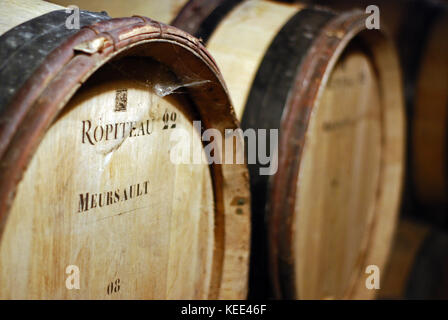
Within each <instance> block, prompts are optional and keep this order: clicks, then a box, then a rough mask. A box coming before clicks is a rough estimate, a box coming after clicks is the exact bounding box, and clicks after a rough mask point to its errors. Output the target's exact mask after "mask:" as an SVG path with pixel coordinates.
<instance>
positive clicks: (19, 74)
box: [0, 1, 250, 299]
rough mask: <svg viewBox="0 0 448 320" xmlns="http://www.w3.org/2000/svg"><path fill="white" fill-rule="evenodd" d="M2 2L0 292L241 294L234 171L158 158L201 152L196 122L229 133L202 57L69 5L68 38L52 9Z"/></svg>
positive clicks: (143, 29) (239, 183)
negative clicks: (193, 149)
mask: <svg viewBox="0 0 448 320" xmlns="http://www.w3.org/2000/svg"><path fill="white" fill-rule="evenodd" d="M4 4H5V6H3V4H2V6H3V7H2V8H3V9H4V11H3V13H2V16H1V18H0V20H1V24H0V25H2V26H6V25H8V23H11V24H10V28H9V30H8V31H6V32H5V33H4V34H2V35H1V36H0V57H1V59H0V60H1V62H0V63H1V64H0V78H1V79H2V80H1V81H2V86H1V87H0V297H1V298H3V299H216V298H226V299H242V298H245V297H246V293H247V278H248V259H249V258H248V255H249V239H250V193H249V192H250V191H249V183H248V172H247V167H246V165H245V164H219V163H212V164H209V163H208V162H206V161H203V162H188V161H186V162H176V161H175V158H172V156H171V154H173V153H175V152H180V154H184V153H183V152H185V150H186V151H188V150H189V148H190V146H191V144H193V146H194V144H195V143H196V145H198V146H199V149H198V150H199V152H198V153H199V157H200V156H201V154H202V155H203V156H204V157H206V156H207V154H206V151H205V146H204V145H205V144H203V141H204V140H203V139H202V138H201V134H202V132H201V127H200V126H199V127H195V126H194V123H193V121H200V125H202V130H206V129H208V128H213V129H214V130H217V131H218V132H220V133H221V132H222V133H224V130H227V129H237V128H238V122H237V120H236V119H235V117H234V112H233V109H232V106H231V102H230V99H229V97H228V93H227V89H226V86H225V84H224V82H223V79H222V76H221V74H220V72H219V70H218V68H217V67H216V65H215V62H214V61H213V59H212V58H211V57H210V55H209V53H208V52H207V51H206V50H205V48H204V47H203V46H202V45H201V44H200V42H199V41H198V40H197V39H196V38H194V37H192V36H190V35H188V34H187V33H185V32H183V31H181V30H178V29H176V28H174V27H171V26H167V25H164V24H162V23H159V22H156V21H152V20H150V19H148V18H145V17H132V18H121V19H111V18H110V17H108V16H107V15H106V14H104V13H94V12H89V11H80V27H81V28H80V29H69V28H67V27H66V20H67V18H68V16H69V15H70V14H73V13H66V11H65V10H64V9H63V10H59V8H60V7H58V6H53V5H49V4H45V3H42V2H40V1H39V2H36V1H21V2H18V1H7V2H5V3H4ZM23 8H25V9H26V10H27V12H29V13H30V14H29V15H27V18H26V19H30V20H28V21H26V22H23V23H22V24H20V25H14V21H16V20H14V19H9V18H8V17H11V16H16V15H17V16H18V17H19V16H20V17H22V16H21V15H22V9H23ZM33 10H34V12H35V17H34V18H31V15H32V14H31V13H32V12H33ZM5 12H7V13H8V14H4V13H5ZM14 13H15V14H14ZM18 19H21V18H18ZM179 129H183V132H184V133H185V135H186V136H184V138H185V137H186V138H188V139H186V140H185V139H184V140H173V138H175V137H176V136H175V135H174V132H176V130H179ZM185 141H187V142H188V141H190V143H186V142H185ZM233 143H234V147H236V148H238V147H240V148H242V144H243V140H242V137H240V136H238V135H236V136H235V137H234V138H233ZM203 146H204V147H203ZM214 146H215V148H214V152H216V153H218V154H221V153H222V152H223V148H222V145H220V144H217V143H216V144H215V145H214ZM173 159H174V160H173Z"/></svg>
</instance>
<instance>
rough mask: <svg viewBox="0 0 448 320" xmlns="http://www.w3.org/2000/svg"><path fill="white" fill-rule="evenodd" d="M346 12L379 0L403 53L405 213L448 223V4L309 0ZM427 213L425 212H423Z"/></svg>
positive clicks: (419, 0)
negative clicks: (405, 170)
mask: <svg viewBox="0 0 448 320" xmlns="http://www.w3.org/2000/svg"><path fill="white" fill-rule="evenodd" d="M306 3H310V4H311V3H312V4H317V5H323V6H328V7H330V8H332V9H335V10H339V11H341V12H342V11H345V10H353V9H354V8H358V9H361V10H365V9H366V8H367V7H368V6H369V5H371V4H375V5H377V6H378V8H379V10H380V17H381V29H383V30H384V31H386V32H388V33H389V34H390V35H391V36H392V38H393V39H394V41H395V45H396V46H397V48H398V51H399V54H400V60H401V65H402V67H403V68H402V72H403V77H404V88H405V97H406V113H407V118H408V123H407V133H408V136H409V139H408V145H407V155H408V156H407V173H406V181H407V182H406V184H405V186H406V188H405V210H404V211H405V214H406V215H408V216H412V217H415V218H417V219H423V220H426V221H427V222H429V223H435V224H438V225H440V224H442V225H444V226H445V227H448V214H447V208H448V207H447V205H448V201H447V200H448V173H447V167H446V166H447V141H446V139H447V138H446V137H447V134H448V133H447V121H448V120H447V111H446V109H447V105H448V97H447V92H448V85H447V83H448V72H447V64H448V62H447V60H448V58H447V56H448V54H447V50H448V49H447V44H446V42H447V41H446V38H447V36H448V4H447V2H446V1H440V0H393V1H389V0H379V1H376V2H375V3H372V2H371V1H368V0H338V1H329V0H307V1H306ZM423 213H424V214H425V215H426V216H422V214H423Z"/></svg>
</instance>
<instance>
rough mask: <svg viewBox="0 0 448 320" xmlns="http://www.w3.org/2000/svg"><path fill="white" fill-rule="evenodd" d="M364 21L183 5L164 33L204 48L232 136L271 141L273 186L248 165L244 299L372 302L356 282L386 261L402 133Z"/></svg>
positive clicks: (384, 50)
mask: <svg viewBox="0 0 448 320" xmlns="http://www.w3.org/2000/svg"><path fill="white" fill-rule="evenodd" d="M198 8H199V9H198ZM366 18H367V15H365V14H364V13H363V12H361V11H357V10H355V11H350V12H345V13H341V14H338V13H335V12H333V11H330V10H327V9H322V8H318V7H307V6H304V5H300V4H282V3H280V2H277V3H276V2H271V1H252V0H250V1H235V0H224V1H211V2H207V1H195V0H192V1H189V2H188V3H187V4H186V6H185V7H184V8H183V9H182V10H181V12H180V14H179V15H178V16H177V17H176V19H175V20H173V22H172V24H173V25H175V26H177V27H179V28H182V29H184V30H186V31H188V32H190V33H192V34H194V35H196V36H197V37H198V38H200V39H202V41H204V43H206V47H207V48H208V49H209V50H210V52H211V53H212V54H213V56H214V57H215V59H216V61H217V63H218V65H219V67H220V68H221V70H222V73H223V76H224V78H225V79H226V82H227V84H228V87H229V91H230V94H231V97H232V99H233V102H234V107H235V111H236V114H237V117H238V118H239V119H241V124H242V127H243V129H251V128H256V129H279V142H278V170H277V171H276V172H275V171H274V172H275V174H274V175H272V176H268V175H260V174H259V169H260V167H263V165H262V164H261V163H257V164H255V165H249V173H250V178H251V179H250V181H251V191H252V228H253V237H252V252H251V271H250V293H249V297H251V298H264V297H269V296H270V295H271V294H272V295H273V296H274V297H276V298H287V299H295V298H300V299H339V298H355V299H356V298H370V297H372V296H373V295H374V291H375V290H367V289H366V286H365V281H366V278H367V277H368V274H366V273H365V270H366V267H367V266H369V265H376V266H378V267H379V268H380V269H382V268H383V267H384V264H385V261H386V258H387V255H388V252H389V248H390V243H391V239H392V235H393V230H394V226H395V221H396V217H397V213H398V208H399V202H400V193H401V187H402V183H401V180H402V174H403V158H404V142H405V141H404V136H405V131H404V126H405V125H404V110H403V97H402V82H401V77H400V69H399V63H398V59H397V54H396V51H395V48H394V46H393V44H392V43H391V41H390V40H389V38H388V37H387V35H385V34H384V33H383V32H382V31H380V30H367V29H366V24H365V21H366ZM270 151H271V152H273V153H275V152H276V149H275V148H274V149H271V150H270ZM267 265H269V271H268V270H267V268H266V266H267ZM268 273H269V274H270V281H271V284H272V288H271V289H270V288H269V286H268V283H269V281H268V279H266V274H268Z"/></svg>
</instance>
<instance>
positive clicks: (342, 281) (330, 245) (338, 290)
mask: <svg viewBox="0 0 448 320" xmlns="http://www.w3.org/2000/svg"><path fill="white" fill-rule="evenodd" d="M315 108H316V109H315V110H314V113H313V115H312V118H311V122H310V125H309V129H308V133H307V140H306V145H305V149H304V153H303V154H304V156H303V160H302V161H303V162H302V165H301V169H300V172H299V176H300V178H299V179H298V186H297V197H296V217H295V235H296V239H295V241H294V242H295V243H296V248H295V250H296V252H295V259H296V260H295V265H296V274H297V277H296V282H297V284H296V285H297V288H298V289H299V296H300V297H302V298H304V299H321V298H331V299H335V298H336V299H337V298H341V297H344V295H345V294H346V290H347V288H348V287H349V285H350V283H351V281H352V280H351V278H352V277H353V275H354V274H355V270H356V271H358V269H360V268H363V267H364V265H359V263H360V261H362V254H363V251H364V250H366V246H367V239H368V234H369V230H368V229H369V225H370V224H371V223H372V219H373V216H374V211H375V205H376V202H375V201H376V194H377V192H378V183H379V170H380V161H381V159H380V158H381V119H380V112H381V110H380V109H381V106H380V101H379V91H378V84H377V78H376V77H375V75H374V71H373V69H372V66H371V64H370V62H369V59H368V57H366V55H365V54H363V53H362V52H361V51H360V50H356V49H351V48H349V49H348V50H347V52H345V54H344V56H343V57H342V58H341V59H340V60H339V61H338V64H337V66H336V67H335V70H334V71H333V72H332V74H331V76H330V80H329V82H328V84H327V87H326V88H325V89H324V93H323V96H322V98H321V100H320V102H319V104H318V105H317V106H316V107H315Z"/></svg>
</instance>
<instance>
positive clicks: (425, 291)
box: [378, 219, 448, 299]
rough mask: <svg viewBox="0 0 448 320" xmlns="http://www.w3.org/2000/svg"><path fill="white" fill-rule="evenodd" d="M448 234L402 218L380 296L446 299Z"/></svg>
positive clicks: (382, 282)
mask: <svg viewBox="0 0 448 320" xmlns="http://www.w3.org/2000/svg"><path fill="white" fill-rule="evenodd" d="M447 253H448V234H447V233H446V231H443V230H440V229H438V228H437V227H434V226H430V225H427V224H424V223H422V222H421V221H417V220H410V219H402V220H400V222H399V224H398V228H397V233H396V236H395V240H394V245H393V248H392V250H391V257H390V259H389V261H388V264H387V267H386V269H385V271H384V273H383V275H382V280H381V289H380V290H379V295H378V296H379V298H380V299H447V298H448V254H447Z"/></svg>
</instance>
